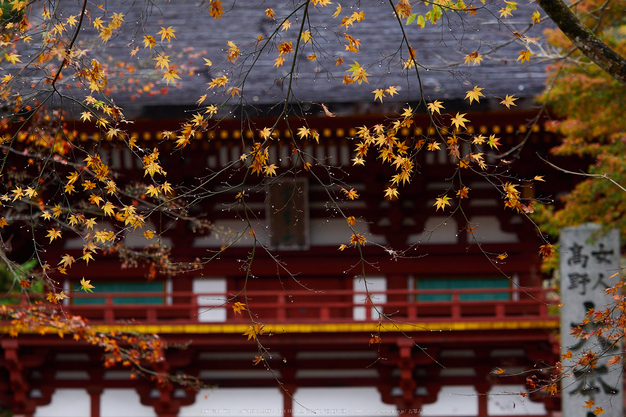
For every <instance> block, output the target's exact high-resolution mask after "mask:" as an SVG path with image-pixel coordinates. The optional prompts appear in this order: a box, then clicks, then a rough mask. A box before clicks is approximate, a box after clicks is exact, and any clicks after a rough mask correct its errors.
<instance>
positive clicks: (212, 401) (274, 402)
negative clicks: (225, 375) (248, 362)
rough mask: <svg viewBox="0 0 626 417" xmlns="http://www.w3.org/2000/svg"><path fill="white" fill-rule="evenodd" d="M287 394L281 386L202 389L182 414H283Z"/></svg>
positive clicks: (185, 416) (197, 416)
mask: <svg viewBox="0 0 626 417" xmlns="http://www.w3.org/2000/svg"><path fill="white" fill-rule="evenodd" d="M282 411H283V396H282V394H281V393H280V391H279V390H278V388H216V389H202V390H200V391H199V392H198V394H197V395H196V402H195V403H193V404H191V405H189V406H186V407H181V409H180V412H179V413H178V416H179V417H206V416H218V417H220V416H223V417H241V416H254V417H257V416H264V417H265V416H267V417H282V415H283V414H282Z"/></svg>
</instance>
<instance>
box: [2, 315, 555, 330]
mask: <svg viewBox="0 0 626 417" xmlns="http://www.w3.org/2000/svg"><path fill="white" fill-rule="evenodd" d="M559 326H560V323H559V321H558V320H557V319H556V318H555V319H554V320H537V321H534V320H520V321H463V322H451V323H433V322H423V323H391V322H388V323H383V325H382V326H381V328H380V331H381V332H385V333H394V332H403V333H404V332H433V331H436V332H439V331H441V332H444V331H446V332H447V331H476V330H479V331H480V330H531V329H558V328H559ZM248 327H249V325H248V324H134V325H131V324H123V325H94V326H93V328H94V329H95V330H97V331H101V332H113V331H116V332H120V331H129V332H137V333H150V334H151V333H160V334H243V333H244V332H245V331H246V330H247V329H248ZM264 328H265V332H266V334H268V333H273V334H283V333H363V332H365V333H376V332H378V330H379V328H378V324H377V323H311V324H266V325H265V327H264ZM9 329H10V326H8V325H0V333H9ZM21 333H36V332H34V331H33V332H30V331H24V332H21Z"/></svg>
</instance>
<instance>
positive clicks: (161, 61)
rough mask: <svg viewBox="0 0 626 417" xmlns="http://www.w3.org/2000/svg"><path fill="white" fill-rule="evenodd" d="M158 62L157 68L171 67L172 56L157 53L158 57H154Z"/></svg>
mask: <svg viewBox="0 0 626 417" xmlns="http://www.w3.org/2000/svg"><path fill="white" fill-rule="evenodd" d="M153 59H154V60H155V61H156V62H157V63H156V68H160V69H166V70H167V69H169V68H170V57H169V56H168V55H161V54H159V55H157V56H156V58H153Z"/></svg>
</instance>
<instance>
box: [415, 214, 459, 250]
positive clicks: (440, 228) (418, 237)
mask: <svg viewBox="0 0 626 417" xmlns="http://www.w3.org/2000/svg"><path fill="white" fill-rule="evenodd" d="M458 234H459V225H458V224H457V222H456V220H455V219H453V218H449V217H445V216H433V217H429V218H428V220H426V224H425V225H424V232H423V233H419V234H413V235H411V236H409V239H408V240H409V243H419V244H422V245H434V244H442V243H451V244H455V243H457V241H458Z"/></svg>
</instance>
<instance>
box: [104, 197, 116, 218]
mask: <svg viewBox="0 0 626 417" xmlns="http://www.w3.org/2000/svg"><path fill="white" fill-rule="evenodd" d="M114 208H115V206H114V205H113V203H111V202H110V201H107V202H106V203H105V204H104V206H102V211H104V215H105V216H111V217H113V216H114V215H115V212H114V211H113V209H114Z"/></svg>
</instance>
